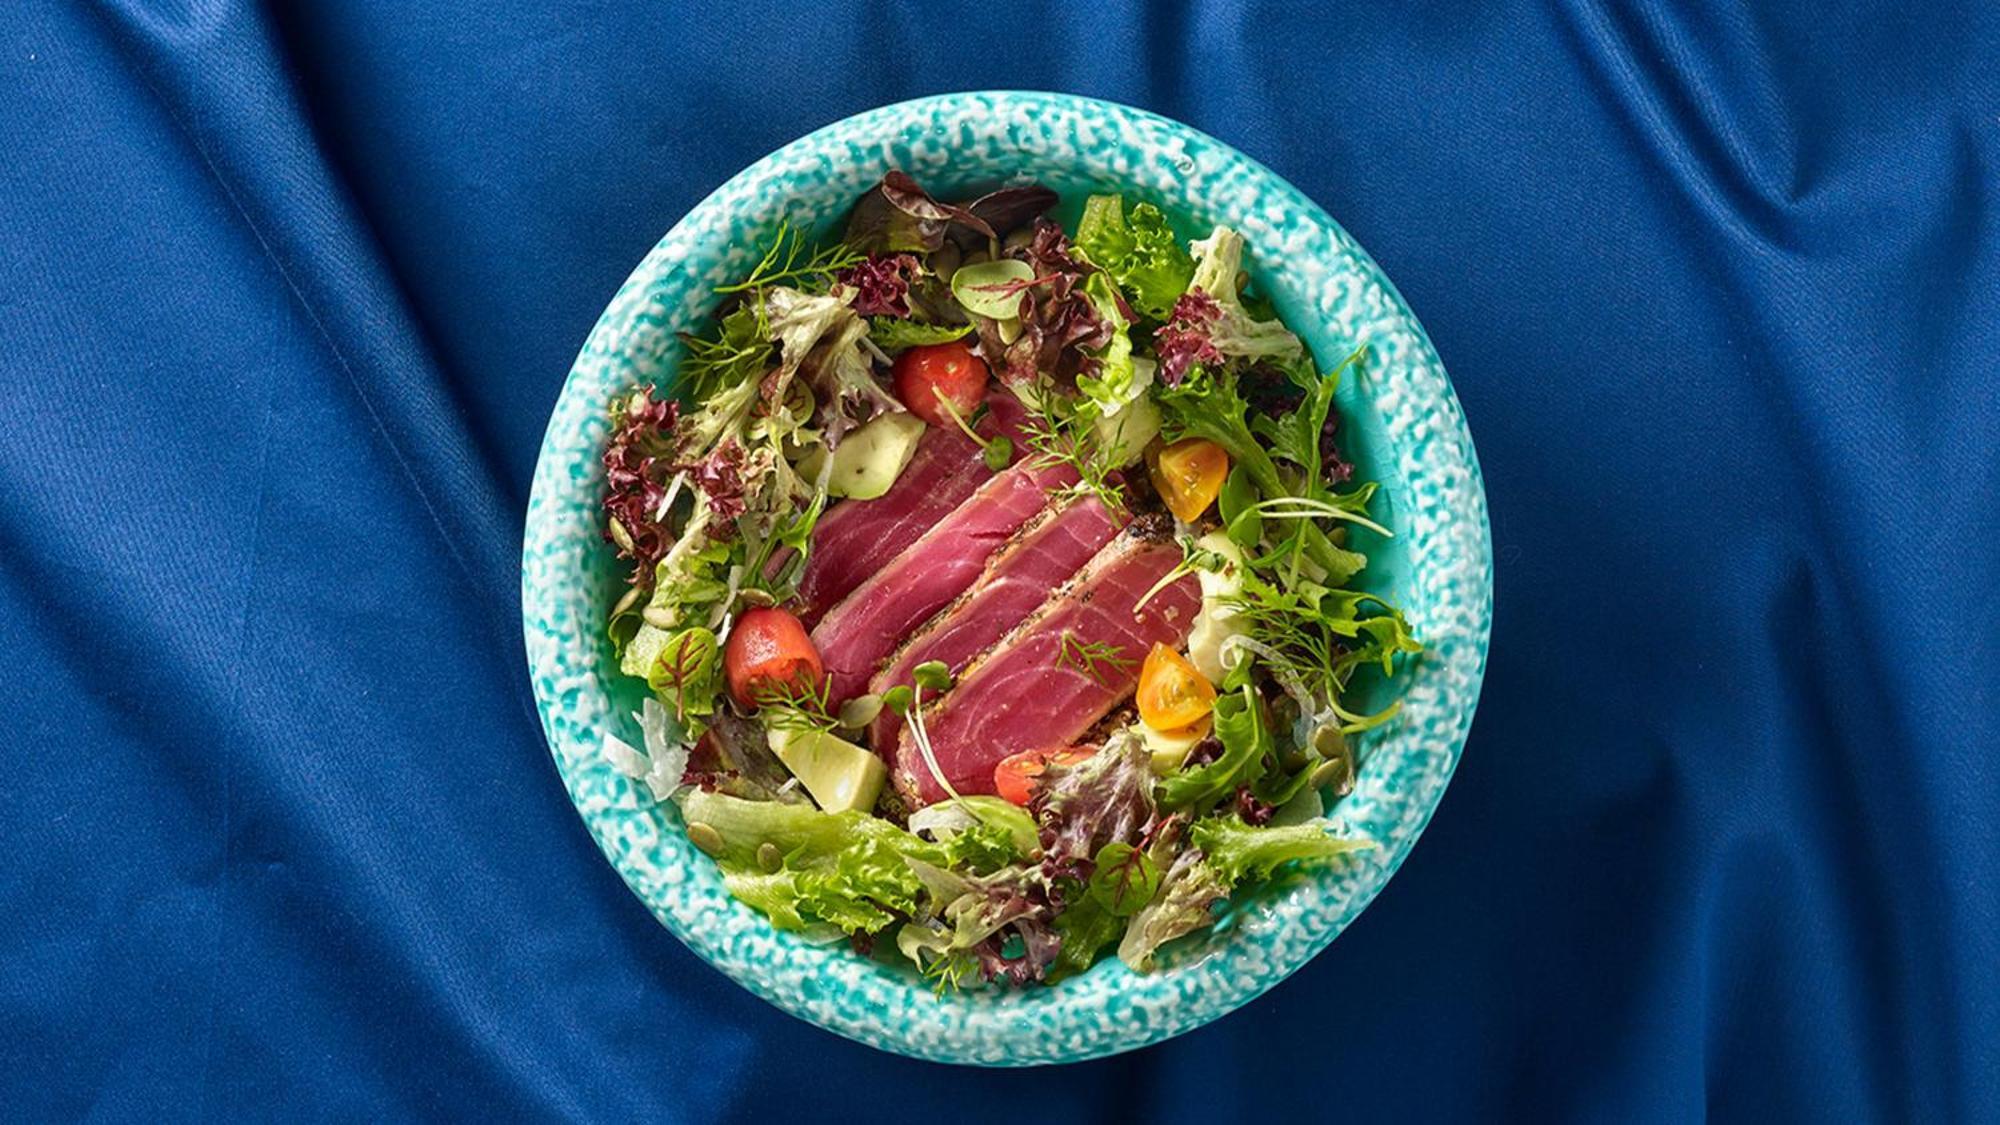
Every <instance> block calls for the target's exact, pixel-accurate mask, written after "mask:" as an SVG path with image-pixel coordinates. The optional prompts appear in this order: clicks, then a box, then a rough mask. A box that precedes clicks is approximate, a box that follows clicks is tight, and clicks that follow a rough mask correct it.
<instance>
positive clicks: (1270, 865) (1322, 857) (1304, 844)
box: [1188, 816, 1375, 887]
mask: <svg viewBox="0 0 2000 1125" xmlns="http://www.w3.org/2000/svg"><path fill="white" fill-rule="evenodd" d="M1332 828H1333V825H1332V823H1331V822H1330V821H1327V820H1311V821H1307V822H1306V823H1304V824H1291V825H1285V826H1283V827H1277V826H1271V827H1265V828H1253V827H1251V826H1250V825H1248V824H1245V823H1243V822H1242V821H1240V820H1238V819H1236V818H1235V817H1232V816H1217V817H1209V818H1207V819H1204V820H1198V821H1196V822H1195V824H1194V827H1193V828H1191V829H1189V830H1188V844H1189V846H1190V847H1193V848H1196V849H1198V850H1199V851H1200V852H1201V853H1202V858H1203V860H1204V861H1205V862H1206V863H1207V864H1208V865H1209V867H1211V868H1212V869H1214V871H1215V873H1216V874H1217V875H1218V876H1220V877H1221V879H1222V880H1223V882H1225V883H1227V884H1228V885H1229V886H1231V887H1235V886H1237V885H1239V884H1242V883H1244V882H1249V881H1260V880H1264V879H1269V878H1270V877H1271V875H1272V874H1273V873H1274V872H1275V871H1276V870H1277V869H1278V868H1279V867H1281V866H1283V865H1285V864H1287V863H1293V862H1298V863H1302V864H1307V865H1316V864H1323V863H1325V862H1327V861H1330V860H1333V859H1335V858H1337V857H1339V856H1342V855H1346V854H1347V853H1348V852H1356V851H1366V850H1368V849H1370V848H1373V847H1374V846H1375V841H1373V840H1368V839H1358V838H1354V837H1348V836H1336V835H1334V834H1333V833H1332Z"/></svg>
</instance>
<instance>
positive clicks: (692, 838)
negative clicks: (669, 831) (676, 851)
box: [688, 820, 722, 857]
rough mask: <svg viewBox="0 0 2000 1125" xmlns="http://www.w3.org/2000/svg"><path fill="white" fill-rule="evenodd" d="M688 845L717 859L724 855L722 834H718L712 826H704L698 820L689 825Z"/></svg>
mask: <svg viewBox="0 0 2000 1125" xmlns="http://www.w3.org/2000/svg"><path fill="white" fill-rule="evenodd" d="M688 843H690V844H693V845H694V846H695V847H697V848H700V849H701V850H702V851H704V852H707V853H708V854H709V855H712V856H717V857H720V856H721V855H722V833H720V832H717V831H716V830H715V826H714V825H712V824H704V823H702V822H701V821H699V820H697V821H695V822H694V823H693V824H690V825H688Z"/></svg>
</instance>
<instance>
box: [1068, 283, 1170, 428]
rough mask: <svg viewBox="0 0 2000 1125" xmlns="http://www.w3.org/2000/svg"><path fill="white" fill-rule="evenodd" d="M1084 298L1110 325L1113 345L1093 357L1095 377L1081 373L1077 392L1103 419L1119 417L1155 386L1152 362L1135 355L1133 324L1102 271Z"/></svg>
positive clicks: (1078, 377) (1089, 284)
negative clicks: (1095, 403) (1090, 400)
mask: <svg viewBox="0 0 2000 1125" xmlns="http://www.w3.org/2000/svg"><path fill="white" fill-rule="evenodd" d="M1083 293H1084V296H1086V297H1088V298H1090V303H1091V304H1092V305H1093V306H1095V307H1096V309H1097V315H1098V316H1100V317H1103V318H1104V322H1105V323H1106V324H1109V325H1111V342H1110V343H1108V344H1106V345H1104V347H1102V348H1099V349H1098V350H1096V351H1094V352H1092V353H1091V357H1092V358H1093V359H1095V360H1097V370H1096V372H1095V373H1094V374H1083V373H1079V374H1078V375H1077V377H1076V389H1077V390H1080V391H1082V392H1083V393H1084V394H1086V395H1089V396H1090V397H1091V398H1092V399H1094V400H1096V402H1097V405H1098V413H1099V414H1100V415H1101V416H1104V417H1110V416H1112V415H1115V414H1117V413H1118V412H1119V411H1121V410H1123V409H1125V407H1127V406H1129V405H1131V404H1132V403H1133V402H1134V401H1136V400H1137V399H1139V398H1141V397H1142V396H1144V395H1145V393H1146V390H1147V389H1148V388H1149V387H1151V386H1152V385H1153V361H1152V360H1150V359H1145V358H1142V357H1135V356H1134V355H1133V354H1132V324H1131V320H1130V318H1128V317H1127V316H1126V315H1125V310H1124V309H1122V308H1121V307H1120V306H1119V302H1118V294H1117V293H1116V292H1115V291H1114V290H1113V289H1112V286H1111V279H1110V277H1109V276H1108V275H1107V274H1105V273H1104V272H1103V271H1099V272H1097V273H1093V274H1091V275H1090V276H1089V277H1087V278H1085V279H1084V282H1083Z"/></svg>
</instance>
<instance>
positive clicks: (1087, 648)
mask: <svg viewBox="0 0 2000 1125" xmlns="http://www.w3.org/2000/svg"><path fill="white" fill-rule="evenodd" d="M1138 663H1139V662H1138V661H1136V660H1134V659H1132V658H1131V657H1129V656H1126V655H1125V650H1124V649H1123V648H1122V647H1120V646H1118V645H1114V644H1111V643H1110V642H1108V641H1080V640H1078V639H1077V637H1076V634H1075V633H1071V632H1067V631H1065V632H1064V633H1063V635H1062V639H1061V640H1060V641H1059V642H1057V645H1056V667H1058V668H1075V669H1076V670H1077V671H1079V672H1082V673H1083V674H1084V675H1086V676H1089V677H1090V678H1091V679H1093V680H1096V681H1097V683H1098V684H1099V686H1102V687H1110V686H1111V684H1112V678H1111V676H1110V675H1109V674H1107V673H1106V671H1105V669H1107V668H1109V669H1115V670H1116V671H1118V672H1129V671H1131V670H1132V669H1133V668H1134V667H1135V666H1136V665H1137V664H1138Z"/></svg>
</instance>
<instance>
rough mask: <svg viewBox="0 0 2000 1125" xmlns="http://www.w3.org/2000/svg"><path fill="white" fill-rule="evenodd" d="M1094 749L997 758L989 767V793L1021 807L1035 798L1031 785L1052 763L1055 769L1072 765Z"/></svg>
mask: <svg viewBox="0 0 2000 1125" xmlns="http://www.w3.org/2000/svg"><path fill="white" fill-rule="evenodd" d="M1095 753H1097V747H1095V746H1072V747H1070V748H1068V749H1066V750H1065V749H1057V750H1023V751H1021V752H1020V753H1019V754H1010V755H1008V756H1007V757H1005V758H1002V759H1000V764H999V765H997V766H994V767H993V790H994V792H996V793H998V794H1000V796H1001V798H1002V799H1003V800H1007V801H1012V802H1013V803H1014V804H1017V805H1021V806H1023V807H1025V806H1026V805H1027V803H1028V799H1029V798H1030V797H1033V796H1034V795H1035V783H1036V782H1038V781H1040V780H1041V777H1042V772H1043V771H1044V770H1046V769H1048V768H1049V763H1050V762H1054V763H1055V764H1056V765H1059V766H1073V765H1075V764H1077V763H1078V762H1081V761H1083V760H1084V759H1085V758H1088V757H1090V756H1091V755H1092V754H1095Z"/></svg>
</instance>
